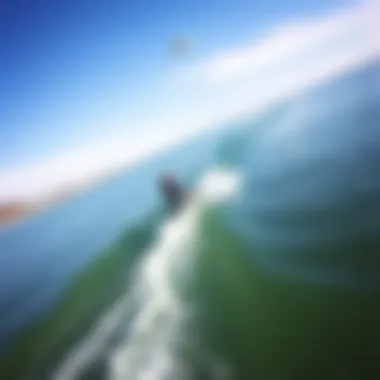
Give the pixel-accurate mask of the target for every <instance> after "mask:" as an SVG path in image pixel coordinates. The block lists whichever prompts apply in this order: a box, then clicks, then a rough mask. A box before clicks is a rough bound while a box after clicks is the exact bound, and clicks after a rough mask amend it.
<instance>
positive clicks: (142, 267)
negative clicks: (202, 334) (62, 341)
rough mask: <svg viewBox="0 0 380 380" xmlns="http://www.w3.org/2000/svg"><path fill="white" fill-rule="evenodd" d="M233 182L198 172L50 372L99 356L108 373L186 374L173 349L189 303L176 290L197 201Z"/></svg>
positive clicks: (182, 283)
mask: <svg viewBox="0 0 380 380" xmlns="http://www.w3.org/2000/svg"><path fill="white" fill-rule="evenodd" d="M238 183H239V179H238V177H237V176H236V174H234V173H232V172H228V171H226V170H223V169H221V168H215V169H213V170H211V171H209V172H208V173H206V174H205V175H204V176H203V177H202V178H201V180H200V182H199V184H198V185H197V187H196V189H195V191H194V193H193V197H192V199H191V201H190V202H189V204H188V205H187V206H186V207H185V208H184V210H182V212H181V213H180V214H178V215H177V216H175V217H173V218H172V219H170V220H168V221H167V222H165V223H164V224H163V225H162V227H161V230H160V232H159V235H158V238H157V240H156V242H155V244H154V245H153V246H152V247H151V248H150V249H148V250H147V251H146V253H145V255H144V258H143V260H142V261H141V262H140V264H139V267H138V268H137V269H136V271H135V273H134V279H133V280H132V284H131V285H130V286H129V287H128V290H127V291H126V292H125V293H124V294H123V295H122V296H121V297H120V298H119V299H118V300H117V301H116V302H115V303H114V305H113V306H112V308H111V309H110V310H109V311H108V312H106V313H105V315H103V316H102V317H101V318H100V320H99V321H98V323H97V324H96V325H95V327H94V328H93V329H92V330H91V331H90V332H89V334H88V335H87V336H86V337H85V338H84V339H83V340H82V342H80V343H79V344H78V345H77V346H76V347H74V348H73V349H72V350H71V351H70V352H69V353H68V355H67V356H66V358H65V360H64V361H63V362H62V364H61V365H60V366H59V367H58V368H57V370H56V371H55V373H54V375H53V377H52V379H54V380H76V379H79V378H82V376H83V374H84V373H85V372H86V371H88V369H89V368H90V367H91V365H92V364H93V363H94V362H99V360H103V361H104V362H106V363H107V368H106V370H105V372H106V373H107V375H106V376H107V378H109V379H110V380H122V379H123V380H128V379H133V380H138V379H150V378H154V379H157V380H161V379H162V380H163V379H175V378H185V377H186V376H185V374H186V371H190V369H189V368H185V363H184V362H181V360H180V352H181V350H182V351H183V350H189V349H191V347H189V346H191V345H192V344H193V345H195V344H196V343H195V340H196V338H195V337H194V334H190V328H189V326H190V325H191V323H192V321H193V320H194V317H195V314H196V305H195V304H194V302H192V301H191V300H189V299H188V297H186V294H185V293H186V291H183V290H184V289H185V290H186V287H188V285H189V283H190V282H191V280H192V271H193V268H194V264H195V261H196V257H197V256H196V252H198V251H199V244H201V241H200V239H199V226H200V221H201V218H202V215H203V213H204V211H205V209H207V207H209V206H210V205H211V204H213V203H218V202H221V201H225V200H226V199H228V197H230V196H231V195H232V194H233V193H234V192H235V191H236V189H237V187H238ZM192 342H193V343H192ZM115 343H116V344H115ZM202 356H203V357H204V358H207V361H208V363H209V364H208V365H209V366H210V370H213V371H217V372H218V371H219V372H220V373H221V372H223V371H220V366H222V363H218V360H217V359H216V358H214V357H213V356H212V354H211V353H208V352H206V351H205V352H204V353H202ZM205 360H206V359H205ZM218 368H219V369H218ZM187 375H189V373H188V374H187Z"/></svg>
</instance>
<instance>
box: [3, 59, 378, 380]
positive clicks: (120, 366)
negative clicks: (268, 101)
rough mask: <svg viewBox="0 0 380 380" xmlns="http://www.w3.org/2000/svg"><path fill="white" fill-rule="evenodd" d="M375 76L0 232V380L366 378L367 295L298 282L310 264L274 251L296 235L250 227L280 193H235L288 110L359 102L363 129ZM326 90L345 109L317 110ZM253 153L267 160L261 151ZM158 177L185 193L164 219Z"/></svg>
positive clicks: (192, 147) (229, 130) (166, 157)
mask: <svg viewBox="0 0 380 380" xmlns="http://www.w3.org/2000/svg"><path fill="white" fill-rule="evenodd" d="M379 72H380V71H379V68H378V66H372V67H369V68H364V69H362V70H360V71H358V72H355V73H352V74H350V75H347V76H345V77H342V78H338V79H336V80H335V81H333V82H332V83H327V84H324V85H322V86H320V87H318V88H316V89H314V90H312V91H310V92H309V93H307V95H299V96H298V97H296V98H294V99H288V100H286V101H284V102H282V103H281V104H278V105H276V106H275V107H273V108H272V109H268V110H267V111H266V112H264V113H263V114H262V115H257V116H255V117H251V118H247V119H246V120H245V121H244V122H240V123H239V124H234V123H231V124H229V125H228V126H227V127H226V126H223V128H221V129H220V130H218V131H217V132H215V131H214V132H212V133H209V134H207V135H204V136H201V137H198V138H196V139H193V140H192V141H190V142H188V143H186V144H184V145H182V146H180V147H177V148H176V149H173V150H171V151H170V152H166V153H165V154H162V155H160V156H158V157H154V158H152V159H151V160H149V162H146V163H144V164H142V165H140V166H138V167H136V168H134V169H133V170H130V171H126V172H124V173H120V174H119V175H117V176H115V177H114V178H112V179H110V180H108V181H107V182H105V183H103V184H101V185H99V186H97V187H95V188H93V189H91V190H89V191H86V192H83V193H81V194H79V195H77V196H75V197H74V198H72V199H70V200H68V201H65V202H62V203H60V204H57V205H55V206H54V207H52V208H50V209H49V210H46V211H44V212H41V213H40V214H38V215H35V216H33V217H32V218H30V219H28V220H25V221H23V222H22V223H20V224H17V225H14V226H10V227H6V228H3V229H2V230H0V268H1V276H0V338H1V349H2V351H1V352H2V354H1V355H2V356H1V358H0V378H1V379H3V378H4V379H7V380H13V379H15V380H16V379H28V380H29V379H30V380H34V379H36V380H43V379H52V380H140V379H144V380H145V379H149V380H150V379H152V380H169V379H170V380H173V379H181V380H182V379H184V380H185V379H194V380H203V379H205V380H206V379H209V380H214V379H215V380H219V379H220V380H224V379H226V380H228V379H231V380H240V379H253V380H254V379H258V380H264V379H279V380H282V379H289V380H290V379H330V378H331V379H354V378H355V379H356V378H362V379H364V378H369V377H366V373H367V372H368V373H370V372H371V371H372V372H373V371H375V370H378V368H377V367H376V365H375V363H377V362H378V360H376V358H377V359H378V357H377V356H376V355H377V351H376V350H375V348H373V347H375V346H376V344H375V343H373V342H376V341H377V342H378V341H379V338H380V336H378V335H379V334H380V333H378V332H377V331H374V329H373V326H375V325H376V323H377V320H378V319H377V318H378V317H380V312H379V310H380V307H378V308H375V309H374V306H373V305H374V304H376V305H377V304H378V301H379V296H378V293H377V292H371V293H370V295H367V294H365V295H363V294H362V293H360V292H358V293H356V292H353V291H352V289H351V288H350V290H349V291H348V290H347V289H346V288H344V287H343V288H341V287H339V286H337V285H336V284H335V283H331V282H328V283H327V284H326V283H322V284H320V282H318V283H317V284H316V283H315V281H314V282H313V281H305V277H306V280H307V277H308V272H307V271H305V270H304V268H305V262H306V264H307V268H310V267H311V266H313V265H315V259H314V257H313V258H311V259H310V260H309V261H307V260H308V259H307V257H306V258H305V257H302V260H301V265H300V268H301V269H300V270H298V271H296V270H295V269H294V268H296V269H297V268H298V264H299V263H298V262H296V263H295V261H294V260H297V259H299V257H300V256H299V253H297V255H293V256H292V255H290V257H291V261H290V262H291V267H292V268H293V270H292V271H289V270H288V267H289V264H286V265H285V264H283V257H282V258H281V257H280V256H281V253H282V251H281V250H278V246H279V245H280V246H281V247H285V248H286V250H285V251H284V252H286V254H288V252H289V251H292V249H293V247H294V246H293V245H289V244H290V243H289V242H291V243H292V244H293V243H294V241H296V240H297V239H295V238H294V236H297V230H296V227H295V226H296V225H291V227H292V228H293V229H292V230H291V231H290V232H288V235H287V236H291V238H288V239H283V235H281V234H283V232H282V231H280V230H279V226H280V225H281V223H274V222H273V223H272V224H273V228H272V224H270V223H264V224H260V219H258V218H256V215H261V214H262V213H263V212H264V211H265V210H264V211H263V209H265V207H264V206H263V205H266V204H267V203H268V202H269V203H270V204H271V205H277V204H278V205H279V206H278V207H280V206H281V202H282V198H281V197H280V196H279V197H277V196H276V195H273V194H274V193H273V192H272V190H271V192H269V191H268V192H266V191H265V189H264V191H263V189H262V188H260V189H259V190H260V191H259V190H257V189H256V188H254V189H253V190H254V191H256V193H255V195H257V199H260V201H259V202H257V204H256V205H255V204H254V203H253V204H251V203H250V202H248V203H247V197H248V199H250V197H249V192H250V191H253V190H252V178H251V173H252V167H253V166H252V160H253V161H254V160H255V159H254V158H252V152H255V151H256V149H257V151H258V152H260V149H261V148H260V146H259V145H258V143H260V141H261V140H260V139H261V134H262V133H263V131H266V130H271V129H273V130H275V128H274V127H275V126H276V125H280V127H279V128H280V131H281V130H284V127H281V123H283V120H286V117H288V116H287V115H289V114H290V115H291V116H292V115H294V107H298V108H297V109H300V108H299V107H300V104H301V109H302V110H305V109H306V110H308V112H309V111H310V110H311V113H310V115H312V117H315V118H316V119H318V120H321V122H323V121H324V120H325V119H324V118H323V117H322V116H323V115H321V112H328V113H332V114H333V113H335V112H337V110H339V112H342V109H341V108H340V107H341V104H349V107H350V109H349V110H348V109H347V110H346V111H347V115H349V117H350V118H351V117H352V115H353V114H354V113H355V112H354V107H355V106H357V107H361V108H360V109H359V108H358V109H357V110H356V111H357V112H356V113H355V115H360V117H361V118H363V120H364V119H365V118H366V117H368V118H370V117H371V118H372V119H371V120H372V121H373V120H374V119H373V118H375V116H376V115H377V114H374V113H373V112H374V109H376V107H375V106H376V105H378V104H379V103H378V99H380V91H379V89H380V86H379V84H380V74H379ZM329 94H331V99H335V100H336V99H339V98H340V97H341V98H342V99H346V100H345V102H346V103H344V101H343V103H339V102H338V103H333V102H328V95H329ZM321 102H327V104H328V105H329V106H328V107H325V108H323V107H322V108H321V107H320V104H321ZM363 104H364V105H365V107H364V108H363ZM374 107H375V108H374ZM366 110H367V111H368V113H367V114H365V113H363V112H364V111H366ZM343 111H344V109H343ZM348 111H350V112H348ZM359 111H360V112H359ZM370 112H372V114H370ZM313 115H314V116H313ZM288 120H289V117H288ZM290 120H294V118H293V117H290ZM305 120H306V121H304V119H302V118H301V121H302V122H304V123H307V120H308V119H307V118H306V119H305ZM332 120H339V121H340V119H334V118H332ZM309 121H311V120H310V119H309ZM286 127H289V128H291V126H286ZM334 128H335V127H334ZM379 128H380V126H379ZM285 129H286V128H285ZM323 130H324V131H325V132H324V133H325V138H327V140H326V141H330V140H328V139H329V136H331V135H330V134H329V133H330V132H329V128H324V129H323ZM334 131H339V133H342V132H343V131H344V128H343V127H342V125H339V128H338V129H336V128H335V129H334ZM375 132H376V131H373V133H374V134H373V136H372V140H373V141H375V140H374V139H375V137H376V136H378V133H377V134H376V133H375ZM336 133H338V132H336ZM336 133H335V134H333V136H334V138H335V139H336V138H337V136H338V135H337V134H336ZM264 141H265V138H264ZM334 141H335V142H336V140H334ZM261 146H262V145H261ZM294 146H296V145H294ZM334 146H336V147H339V146H340V145H339V143H336V145H334ZM266 152H268V151H267V150H265V153H266ZM258 157H260V156H258ZM263 157H266V159H265V163H266V164H268V165H269V164H270V163H271V161H270V159H271V158H272V157H273V156H265V155H264V156H263ZM342 157H344V156H342ZM374 157H375V158H376V157H377V156H374ZM273 160H275V159H273ZM275 161H276V160H275ZM276 162H278V159H277V161H276ZM254 163H255V165H256V166H254V167H255V172H257V173H259V174H260V170H261V168H262V167H263V166H257V161H255V162H254ZM379 167H380V166H379ZM279 168H280V166H272V167H269V169H268V172H271V173H272V172H276V171H277V170H279ZM164 170H174V171H176V172H177V173H179V175H180V178H181V181H182V182H184V183H185V184H186V186H188V187H191V188H192V192H193V193H194V199H193V200H192V201H191V202H190V203H189V205H188V206H187V207H186V208H185V209H184V210H182V212H181V213H179V214H178V215H177V216H174V217H172V218H169V219H168V218H167V216H166V215H165V213H164V211H163V210H162V207H161V206H160V199H159V196H158V194H157V189H156V179H157V176H158V175H159V173H161V172H162V171H164ZM263 173H265V170H264V169H263ZM280 174H281V172H280ZM292 178H293V180H295V178H296V177H292ZM379 178H380V177H379ZM282 179H283V178H282ZM321 181H323V178H322V179H321ZM288 182H289V181H288ZM288 182H286V181H285V182H281V181H279V182H278V183H277V182H276V186H278V187H277V188H278V189H281V186H282V187H284V186H286V184H287V183H288ZM271 189H273V188H271ZM305 191H306V190H305ZM266 193H267V195H268V196H267V197H265V196H264V195H265V194H266ZM314 193H317V194H319V195H320V196H322V195H323V194H322V195H321V192H318V191H316V192H314ZM314 193H313V192H312V194H314ZM259 196H260V197H261V198H259ZM301 198H302V197H300V199H301ZM305 199H307V201H308V202H310V203H313V202H314V201H315V202H320V199H319V198H315V199H313V198H312V199H310V198H307V197H305ZM266 202H267V203H266ZM276 202H277V203H276ZM285 203H286V202H285ZM376 204H377V203H376ZM255 207H257V210H258V211H257V214H255V210H256V209H255ZM242 208H243V211H242ZM252 210H253V211H252ZM248 211H249V212H252V213H253V214H254V215H253V216H254V217H253V219H252V217H251V216H250V215H248V214H247V213H248ZM270 211H271V214H270V217H271V218H269V220H270V221H271V220H273V210H272V209H270ZM326 212H327V211H326ZM275 214H276V213H275ZM278 214H279V215H281V217H283V213H281V212H279V213H278ZM292 215H293V214H292ZM264 216H265V214H264ZM264 220H268V219H265V218H264ZM281 220H283V218H282V219H281ZM251 222H252V223H253V224H252V226H253V227H252V229H250V228H251V227H250V226H251V225H250V224H249V223H251ZM257 223H259V224H257ZM289 228H290V227H289ZM315 228H317V227H315ZM257 231H260V233H259V234H258V233H257ZM286 231H287V230H286ZM323 231H324V230H323ZM301 235H302V234H301ZM268 236H269V238H268ZM318 236H319V235H318ZM323 236H324V235H323V233H321V235H320V237H318V239H323V238H324V237H323ZM261 237H264V239H263V240H260V239H261ZM281 239H283V240H281ZM314 241H315V240H314ZM268 242H269V243H270V244H269V243H268ZM272 243H273V244H274V245H271V244H272ZM289 247H290V248H289ZM297 249H298V246H297ZM268 252H269V253H268ZM297 252H298V251H297ZM264 253H265V254H264ZM279 257H280V258H279ZM281 260H282V261H281ZM273 263H274V264H273ZM278 268H280V269H281V268H285V269H286V270H283V271H282V270H278ZM295 272H296V273H295ZM299 273H302V275H300V274H299ZM322 277H323V278H325V276H322ZM364 322H365V323H364ZM358 326H359V327H358ZM363 326H364V327H363ZM347 331H350V332H351V333H352V336H353V337H350V338H348V337H347ZM360 344H361V345H363V346H365V347H366V350H362V352H365V353H363V354H362V355H359V353H360V352H361V351H360V350H358V348H357V346H359V345H360ZM371 355H372V356H371ZM366 371H367V372H366ZM358 376H359V377H358ZM360 376H361V377H360ZM368 376H369V375H368Z"/></svg>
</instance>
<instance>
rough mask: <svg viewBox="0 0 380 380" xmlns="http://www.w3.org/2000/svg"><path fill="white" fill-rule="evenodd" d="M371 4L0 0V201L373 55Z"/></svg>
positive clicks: (46, 187)
mask: <svg viewBox="0 0 380 380" xmlns="http://www.w3.org/2000/svg"><path fill="white" fill-rule="evenodd" d="M379 16H380V4H379V2H378V1H362V2H360V1H351V0H345V1H344V0H318V1H311V0H310V1H301V0H300V1H296V0H289V1H282V0H266V1H265V0H256V1H248V0H219V1H217V0H189V1H185V0H184V1H178V0H177V1H175V0H173V1H169V0H162V1H157V0H133V1H132V0H125V1H121V0H120V1H113V0H109V1H106V0H104V1H98V0H94V1H89V0H83V1H65V2H55V1H42V0H34V1H27V0H24V1H22V0H14V1H3V2H1V5H0V36H1V37H0V38H1V40H2V41H1V48H0V49H1V50H2V52H0V57H1V58H0V65H1V70H0V89H1V98H2V101H1V102H0V184H1V186H0V202H4V201H9V200H13V199H25V198H28V199H29V198H33V197H36V196H40V195H41V194H44V193H46V192H49V191H50V190H52V189H54V188H57V187H59V186H65V184H67V183H74V182H76V181H81V180H83V179H86V178H90V177H92V176H96V175H100V174H101V173H104V172H106V171H107V170H110V169H112V168H115V167H118V166H121V165H127V164H134V163H135V162H138V161H139V160H142V159H144V157H146V156H148V155H150V154H153V153H154V152H155V151H158V150H159V149H164V148H165V147H167V146H170V145H172V144H175V143H176V142H177V141H179V140H181V139H185V138H187V137H188V136H190V135H192V134H195V133H199V132H201V131H203V130H206V129H207V128H210V127H212V126H214V125H217V124H218V123H219V122H223V121H224V120H229V119H233V117H237V116H239V115H242V114H245V113H249V112H253V111H254V110H258V109H262V108H263V107H265V106H267V105H268V104H270V103H271V102H273V101H275V100H276V99H279V98H282V97H286V96H290V95H291V94H292V93H294V92H295V91H297V90H299V89H300V88H303V87H305V86H310V85H312V84H314V83H317V82H319V81H321V80H324V79H326V78H328V77H330V76H334V75H337V74H339V73H341V72H344V71H345V70H348V69H350V68H352V67H355V66H358V65H360V64H362V63H364V62H367V61H371V60H374V59H377V58H378V57H379V56H380V53H379V52H380V41H379V39H378V38H376V36H377V35H379V34H380V30H379V25H378V22H377V20H378V19H379ZM178 38H179V39H183V40H184V41H186V42H187V43H188V46H189V48H188V49H187V50H185V51H184V52H183V54H174V53H173V51H172V48H171V47H172V44H173V41H174V40H176V39H178Z"/></svg>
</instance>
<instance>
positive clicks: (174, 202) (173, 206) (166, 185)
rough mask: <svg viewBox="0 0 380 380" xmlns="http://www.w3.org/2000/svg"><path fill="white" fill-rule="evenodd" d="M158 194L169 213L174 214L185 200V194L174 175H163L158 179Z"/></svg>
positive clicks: (167, 173)
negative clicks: (159, 193)
mask: <svg viewBox="0 0 380 380" xmlns="http://www.w3.org/2000/svg"><path fill="white" fill-rule="evenodd" d="M158 186H159V188H160V192H161V194H162V196H163V198H164V200H165V202H166V204H167V206H168V209H169V212H170V213H176V212H177V211H178V210H179V209H180V207H181V206H182V205H183V203H184V201H185V199H186V192H185V189H184V188H183V187H182V185H181V184H180V183H179V181H178V180H177V177H176V175H175V174H174V173H169V172H166V173H163V174H161V175H160V177H159V179H158Z"/></svg>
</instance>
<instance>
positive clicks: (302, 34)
mask: <svg viewBox="0 0 380 380" xmlns="http://www.w3.org/2000/svg"><path fill="white" fill-rule="evenodd" d="M378 19H379V7H378V2H371V3H368V2H367V3H364V4H361V5H358V6H355V7H352V8H350V9H346V10H340V11H335V12H333V13H331V14H328V15H325V16H323V17H320V18H317V19H310V20H296V21H294V22H293V23H289V22H287V23H286V24H284V25H279V26H278V27H277V28H275V29H274V30H272V32H271V33H269V34H268V35H266V36H262V38H261V39H260V40H258V41H255V42H253V43H252V44H251V45H248V46H245V47H241V48H239V49H231V50H228V51H224V52H221V53H219V54H217V55H216V56H213V57H211V58H208V59H206V60H204V61H201V62H199V63H198V64H196V65H195V66H194V67H192V68H190V69H189V70H188V72H187V75H188V76H189V78H192V79H196V78H198V79H202V80H203V81H205V82H209V83H225V82H231V81H233V80H236V79H240V78H241V77H244V76H246V75H247V74H250V73H252V72H258V71H260V70H263V69H265V70H268V67H270V66H276V65H278V64H279V63H284V62H286V61H289V60H294V59H296V58H297V57H299V56H302V54H305V52H307V51H311V50H313V49H317V48H323V46H325V45H328V44H331V42H333V41H339V40H343V39H347V38H352V39H355V40H356V41H358V42H354V41H353V45H352V46H351V47H350V49H352V48H355V47H357V46H358V44H359V45H362V44H365V45H367V46H368V47H370V48H371V50H372V52H373V53H375V52H376V51H378V50H379V38H378V36H379V31H380V30H379V27H378V25H379V23H378Z"/></svg>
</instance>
